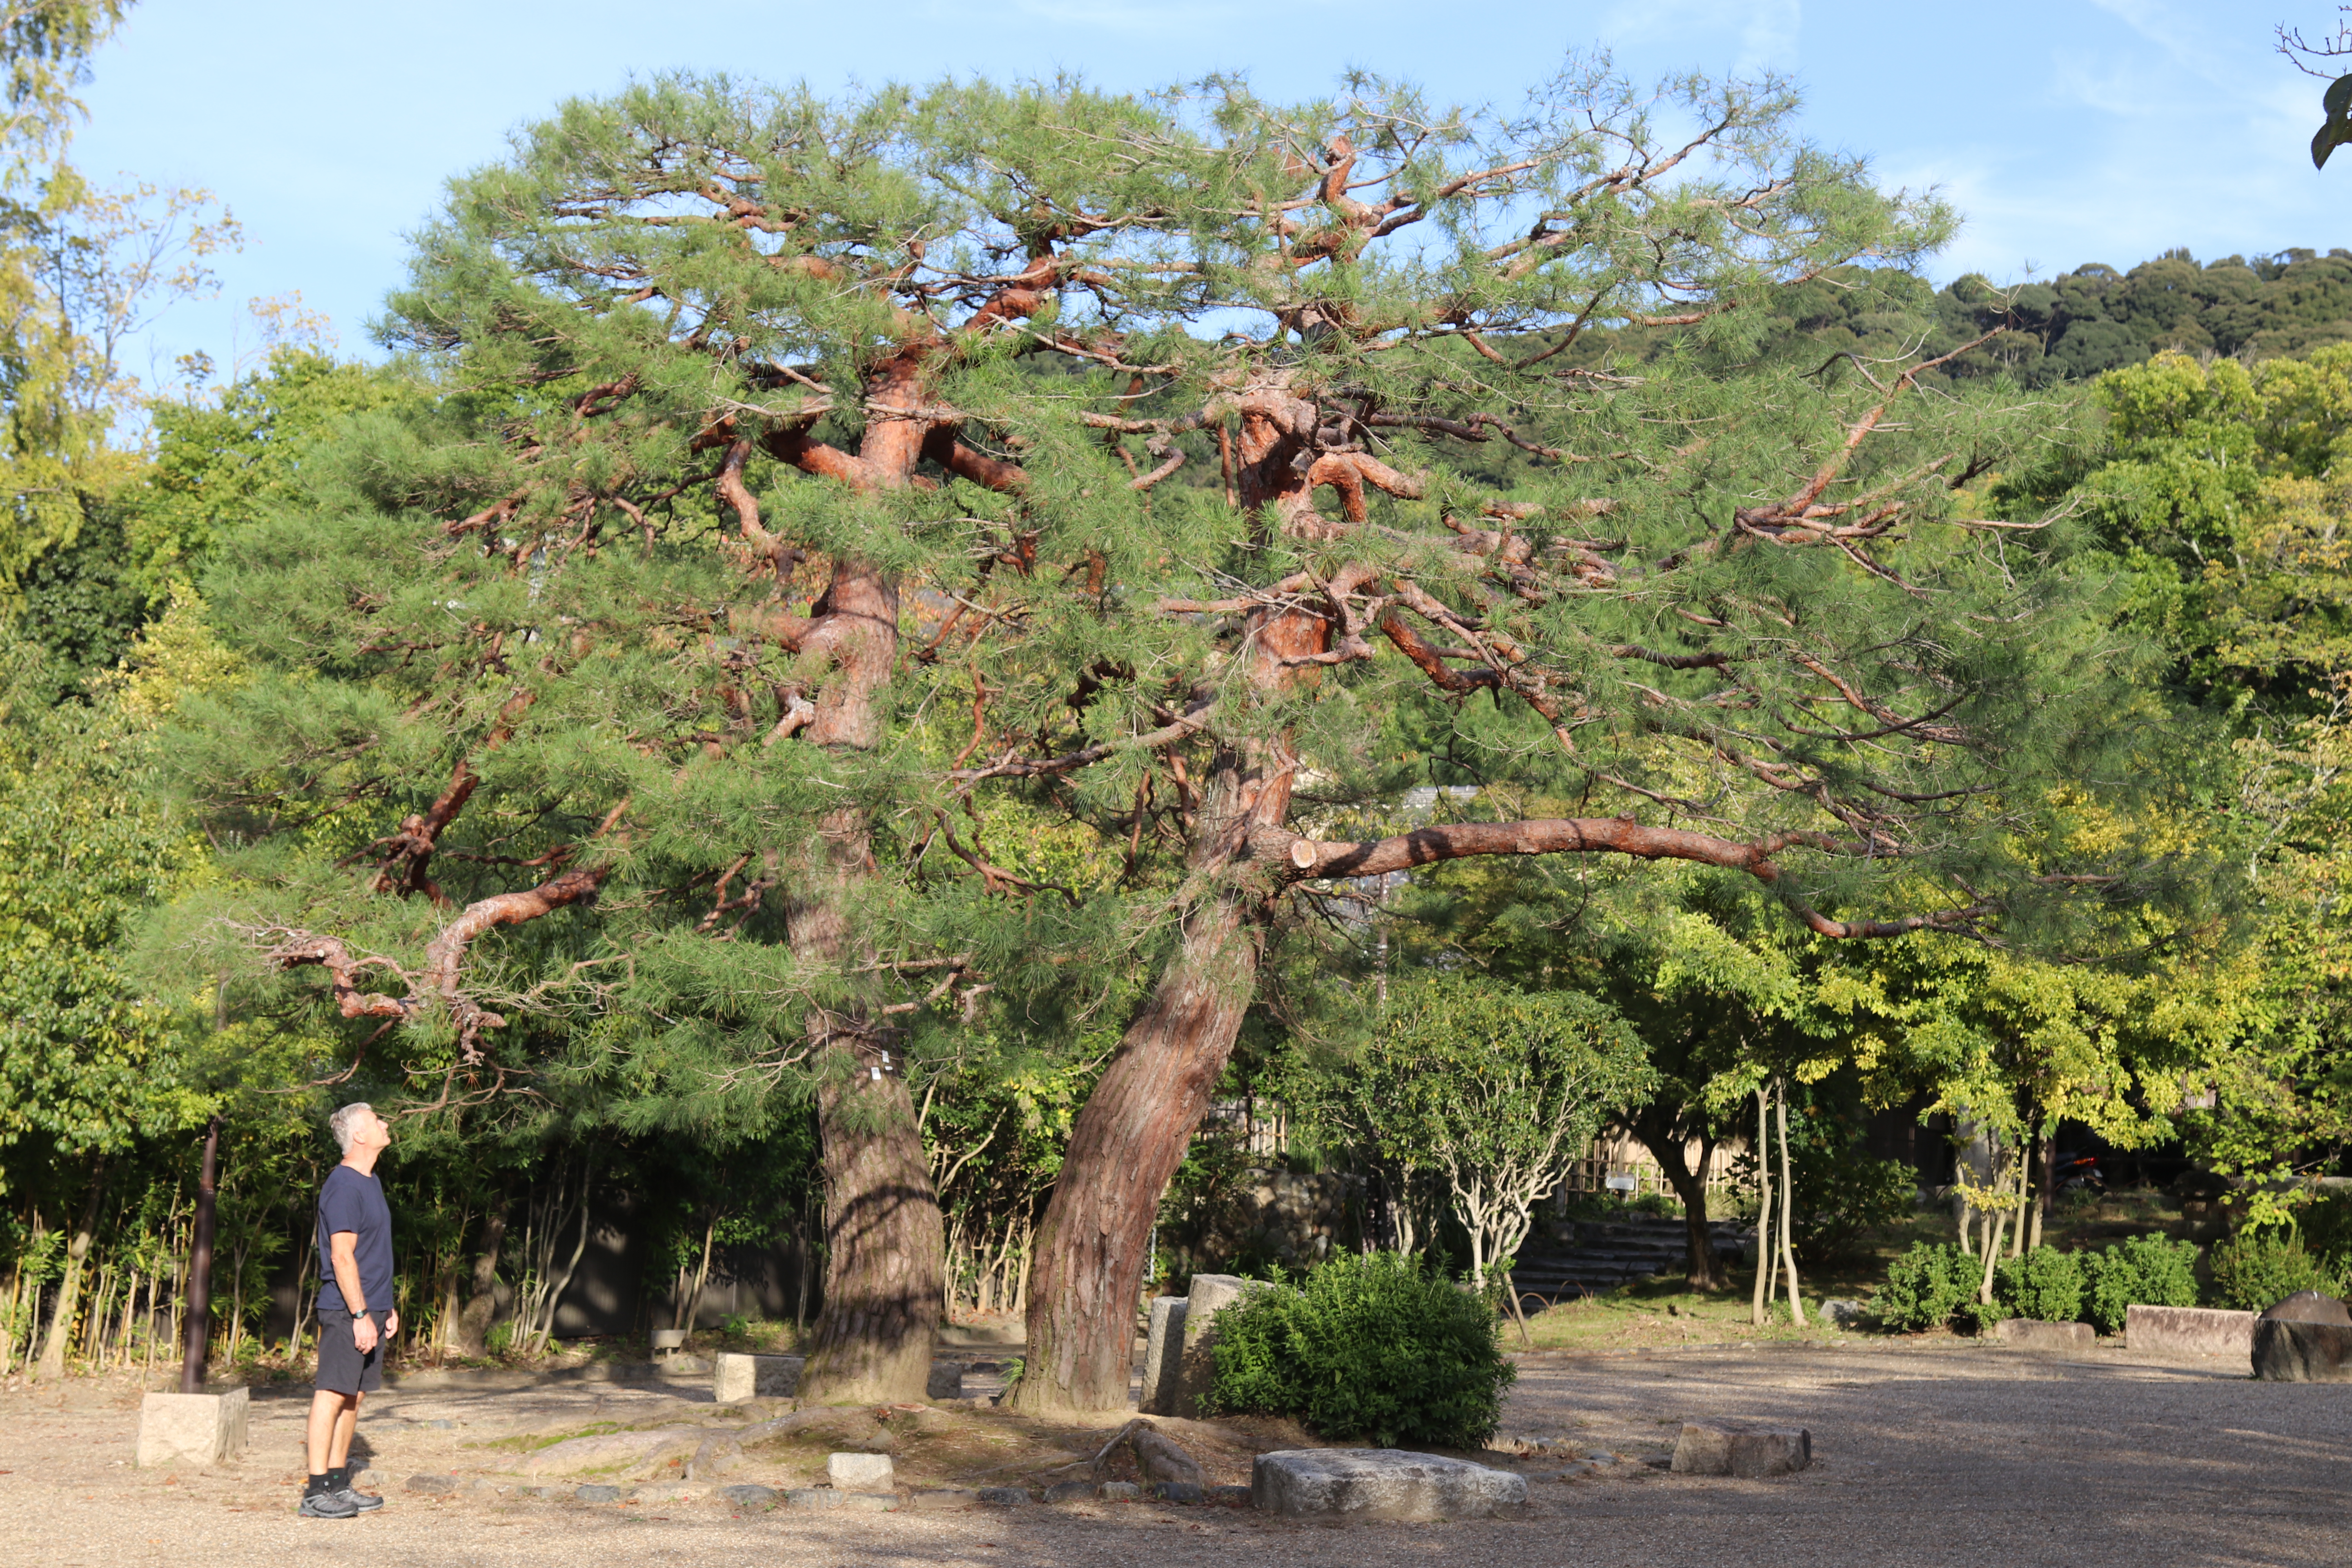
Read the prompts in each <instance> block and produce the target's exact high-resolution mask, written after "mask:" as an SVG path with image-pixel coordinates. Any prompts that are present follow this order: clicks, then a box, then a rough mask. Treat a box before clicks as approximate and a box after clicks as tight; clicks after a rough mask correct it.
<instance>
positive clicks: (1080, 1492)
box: [1045, 1481, 1095, 1502]
mask: <svg viewBox="0 0 2352 1568" xmlns="http://www.w3.org/2000/svg"><path fill="white" fill-rule="evenodd" d="M1045 1500H1046V1501H1047V1502H1092V1501H1094V1500H1095V1484H1094V1482H1092V1481H1057V1482H1055V1484H1054V1485H1052V1486H1050V1487H1047V1488H1046V1489H1045Z"/></svg>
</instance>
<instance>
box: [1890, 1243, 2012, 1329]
mask: <svg viewBox="0 0 2352 1568" xmlns="http://www.w3.org/2000/svg"><path fill="white" fill-rule="evenodd" d="M1982 1279H1984V1264H1983V1263H1982V1261H1980V1260H1979V1259H1978V1258H1971V1257H1969V1255H1968V1254H1967V1253H1965V1252H1962V1251H1961V1250H1960V1249H1959V1248H1958V1247H1954V1246H1951V1245H1950V1244H1948V1243H1946V1244H1943V1245H1940V1246H1938V1245H1936V1244H1933V1243H1929V1242H1925V1241H1921V1242H1915V1243H1913V1244H1912V1247H1911V1250H1910V1251H1908V1252H1906V1253H1905V1254H1904V1255H1903V1256H1902V1257H1900V1258H1896V1259H1895V1261H1894V1262H1893V1263H1891V1264H1889V1265H1887V1268H1886V1285H1885V1289H1881V1290H1880V1291H1879V1292H1878V1294H1877V1295H1876V1296H1874V1297H1873V1298H1872V1299H1871V1310H1873V1311H1874V1313H1875V1314H1876V1316H1877V1318H1878V1321H1880V1322H1882V1323H1885V1325H1886V1326H1887V1327H1889V1328H1892V1329H1911V1330H1915V1331H1916V1330H1919V1329H1939V1328H1942V1327H1943V1326H1944V1325H1945V1324H1947V1323H1948V1322H1950V1321H1952V1320H1953V1319H1954V1318H1956V1317H1958V1316H1960V1315H1961V1314H1962V1313H1963V1312H1964V1311H1968V1310H1972V1309H1973V1308H1974V1307H1975V1306H1976V1304H1977V1287H1978V1285H1979V1282H1980V1281H1982Z"/></svg>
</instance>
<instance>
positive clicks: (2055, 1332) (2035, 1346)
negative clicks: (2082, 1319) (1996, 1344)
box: [1992, 1318, 2099, 1351]
mask: <svg viewBox="0 0 2352 1568" xmlns="http://www.w3.org/2000/svg"><path fill="white" fill-rule="evenodd" d="M1992 1334H1993V1338H1995V1339H1997V1340H1999V1341H2000V1342H2001V1343H2003V1344H2005V1345H2012V1346H2014V1347H2016V1348H2017V1349H2019V1350H2021V1351H2086V1350H2091V1349H2093V1348H2095V1346H2096V1345H2097V1344H2098V1342H2099V1336H2098V1333H2097V1331H2095V1330H2094V1329H2093V1328H2092V1327H2091V1325H2090V1324H2088V1323H2049V1322H2044V1321H2042V1320H2041V1319H2039V1318H2003V1319H2002V1320H2001V1321H2000V1322H1998V1323H1995V1324H1994V1325H1993V1330H1992Z"/></svg>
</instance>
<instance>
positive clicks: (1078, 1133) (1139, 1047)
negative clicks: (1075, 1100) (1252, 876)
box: [1013, 746, 1296, 1414]
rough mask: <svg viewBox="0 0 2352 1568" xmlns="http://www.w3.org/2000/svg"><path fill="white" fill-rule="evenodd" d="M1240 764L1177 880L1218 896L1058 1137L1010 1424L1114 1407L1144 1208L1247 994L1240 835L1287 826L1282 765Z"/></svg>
mask: <svg viewBox="0 0 2352 1568" xmlns="http://www.w3.org/2000/svg"><path fill="white" fill-rule="evenodd" d="M1253 750H1254V751H1255V752H1258V756H1257V759H1256V760H1254V761H1253V760H1250V759H1248V758H1245V757H1244V754H1243V753H1242V752H1236V751H1221V752H1220V753H1219V755H1218V758H1217V762H1216V764H1215V765H1214V767H1213V770H1212V772H1211V774H1210V777H1209V780H1208V787H1207V790H1206V792H1205V795H1204V797H1203V799H1202V809H1201V814H1200V818H1199V823H1200V826H1199V830H1198V837H1196V839H1195V843H1194V849H1193V853H1192V867H1193V870H1194V872H1195V874H1196V875H1201V874H1202V873H1205V874H1206V877H1205V879H1208V880H1211V881H1213V882H1214V883H1219V884H1222V885H1219V886H1216V887H1215V888H1214V890H1213V891H1212V892H1211V893H1210V894H1209V895H1208V896H1207V897H1206V898H1204V899H1203V900H1202V901H1201V902H1200V903H1199V904H1197V905H1195V906H1194V908H1193V909H1192V911H1191V913H1190V915H1189V917H1188V918H1187V919H1186V921H1184V940H1183V943H1182V945H1181V947H1180V948H1179V949H1178V951H1177V952H1176V955H1175V956H1174V957H1173V958H1172V959H1171V960H1170V962H1169V964H1168V967H1167V968H1166V969H1165V970H1163V971H1162V972H1161V973H1160V984H1159V985H1158V986H1157V987H1156V988H1155V989H1154V990H1153V992H1152V994H1151V1000H1150V1003H1149V1004H1147V1005H1146V1006H1145V1007H1144V1009H1143V1011H1142V1013H1141V1014H1139V1016H1137V1017H1136V1019H1135V1021H1134V1022H1133V1023H1131V1024H1129V1026H1128V1029H1127V1034H1126V1037H1125V1038H1123V1039H1122V1040H1121V1041H1120V1042H1119V1047H1118V1054H1117V1055H1115V1056H1113V1057H1112V1058H1111V1063H1110V1066H1109V1068H1108V1069H1107V1070H1105V1072H1104V1073H1103V1076H1102V1080H1101V1081H1100V1082H1099V1083H1097V1085H1096V1086H1095V1091H1094V1093H1093V1094H1091V1095H1089V1096H1088V1097H1087V1103H1086V1109H1085V1110H1081V1111H1080V1112H1079V1113H1078V1120H1077V1123H1076V1126H1074V1127H1073V1128H1072V1129H1071V1131H1070V1144H1069V1151H1068V1152H1067V1153H1066V1155H1065V1156H1064V1158H1063V1162H1062V1174H1061V1177H1060V1179H1059V1180H1058V1181H1056V1182H1055V1184H1054V1195H1053V1197H1052V1198H1051V1199H1050V1200H1049V1201H1048V1202H1047V1204H1046V1205H1045V1221H1044V1223H1043V1224H1042V1225H1040V1226H1038V1230H1037V1247H1036V1251H1035V1253H1034V1256H1033V1258H1032V1259H1031V1262H1030V1267H1029V1310H1028V1313H1027V1321H1028V1331H1029V1333H1028V1338H1029V1354H1028V1362H1027V1370H1026V1371H1025V1372H1024V1373H1023V1375H1022V1379H1021V1382H1020V1384H1019V1385H1018V1386H1017V1387H1016V1388H1015V1390H1014V1392H1013V1405H1014V1407H1015V1408H1016V1409H1019V1410H1022V1411H1025V1412H1028V1413H1031V1414H1047V1413H1052V1412H1057V1411H1065V1410H1120V1409H1124V1408H1126V1405H1127V1399H1128V1373H1129V1363H1130V1362H1131V1360H1132V1358H1133V1354H1134V1344H1133V1340H1134V1320H1135V1308H1136V1301H1137V1299H1138V1296H1139V1292H1140V1290H1141V1288H1142V1283H1143V1266H1144V1258H1145V1254H1146V1252H1147V1250H1148V1248H1149V1246H1150V1237H1151V1226H1152V1222H1153V1220H1154V1219H1155V1218H1156V1217H1157V1216H1158V1214H1159V1209H1160V1194H1161V1192H1163V1191H1164V1190H1165V1189H1166V1188H1167V1185H1168V1182H1169V1178H1170V1177H1171V1176H1173V1175H1174V1174H1175V1173H1176V1167H1177V1166H1178V1164H1180V1163H1182V1161H1183V1158H1184V1149H1185V1146H1186V1145H1187V1144H1188V1143H1190V1142H1192V1130H1193V1128H1194V1127H1196V1126H1197V1125H1199V1123H1200V1121H1201V1118H1202V1115H1203V1114H1204V1113H1205V1112H1206V1111H1207V1110H1208V1109H1209V1097H1210V1095H1211V1094H1212V1093H1213V1092H1214V1091H1215V1089H1216V1086H1217V1079H1218V1078H1219V1077H1220V1076H1221V1075H1222V1074H1223V1072H1224V1070H1225V1060H1226V1058H1228V1057H1230V1056H1231V1055H1232V1054H1233V1048H1234V1039H1235V1037H1237V1036H1238V1035H1239V1034H1240V1032H1241V1026H1242V1015H1243V1013H1244V1011H1245V1010H1246V1009H1247V1007H1248V1006H1249V1002H1250V997H1251V995H1252V994H1253V993H1254V992H1255V988H1256V984H1257V966H1258V947H1257V933H1256V931H1255V929H1254V916H1255V911H1256V910H1258V909H1259V908H1260V907H1261V905H1262V901H1263V897H1262V895H1261V894H1260V893H1258V892H1257V891H1256V890H1255V889H1251V888H1248V887H1246V886H1244V885H1242V883H1241V881H1240V880H1239V878H1240V875H1241V874H1242V873H1244V872H1245V871H1246V869H1247V866H1248V857H1249V838H1250V835H1251V833H1252V832H1253V831H1255V829H1257V828H1258V827H1261V826H1280V825H1281V823H1282V819H1283V816H1284V815H1285V814H1286V812H1287V811H1288V809H1289V805H1290V785H1291V773H1292V769H1293V768H1294V767H1295V765H1296V764H1295V762H1294V760H1293V759H1292V757H1291V755H1290V752H1289V751H1288V749H1287V748H1286V747H1281V746H1265V747H1262V748H1253Z"/></svg>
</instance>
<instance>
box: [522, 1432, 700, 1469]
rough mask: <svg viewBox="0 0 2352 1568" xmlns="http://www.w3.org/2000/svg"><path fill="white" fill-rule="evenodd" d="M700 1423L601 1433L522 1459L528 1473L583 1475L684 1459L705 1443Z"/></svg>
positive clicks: (576, 1438) (540, 1450) (572, 1439)
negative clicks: (647, 1429) (637, 1430)
mask: <svg viewBox="0 0 2352 1568" xmlns="http://www.w3.org/2000/svg"><path fill="white" fill-rule="evenodd" d="M704 1436H705V1435H704V1433H703V1431H702V1429H701V1428H700V1427H697V1426H658V1427H656V1428H655V1429H654V1430H652V1431H650V1432H599V1433H597V1434H596V1435H595V1436H590V1437H572V1438H567V1439H566V1440H565V1441H563V1442H561V1443H551V1444H549V1445H548V1446H547V1447H544V1448H541V1449H539V1450H538V1451H537V1452H535V1453H533V1454H531V1455H530V1457H529V1458H526V1459H524V1460H523V1462H522V1466H521V1468H522V1473H523V1474H524V1475H527V1476H583V1475H593V1474H594V1473H596V1472H598V1471H600V1470H601V1471H618V1470H632V1469H636V1468H639V1467H642V1466H646V1465H656V1464H659V1463H661V1462H662V1461H663V1460H665V1459H668V1458H673V1457H679V1458H682V1457H684V1456H686V1455H688V1454H692V1453H694V1452H695V1451H696V1450H697V1449H698V1448H699V1447H701V1446H702V1442H703V1438H704Z"/></svg>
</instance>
